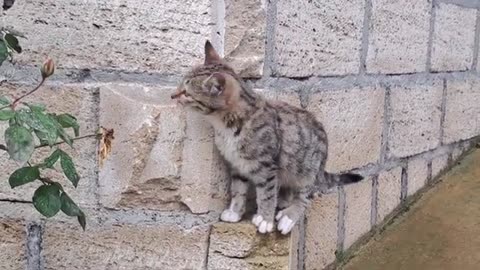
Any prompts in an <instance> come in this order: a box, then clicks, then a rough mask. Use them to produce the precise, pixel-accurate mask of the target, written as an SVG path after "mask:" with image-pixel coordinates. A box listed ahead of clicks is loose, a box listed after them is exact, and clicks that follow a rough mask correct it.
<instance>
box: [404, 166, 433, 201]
mask: <svg viewBox="0 0 480 270" xmlns="http://www.w3.org/2000/svg"><path fill="white" fill-rule="evenodd" d="M407 177H408V179H407V184H408V187H407V195H408V196H410V195H413V194H415V193H416V192H417V191H418V190H420V189H421V188H422V187H424V186H425V184H426V183H427V180H428V162H427V161H426V160H425V159H423V158H421V157H415V158H412V159H410V160H409V161H408V168H407Z"/></svg>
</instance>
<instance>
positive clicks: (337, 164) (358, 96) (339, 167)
mask: <svg viewBox="0 0 480 270" xmlns="http://www.w3.org/2000/svg"><path fill="white" fill-rule="evenodd" d="M384 95H385V92H384V89H383V88H381V87H379V86H376V87H366V88H353V89H341V90H329V91H324V92H319V93H316V94H314V95H313V96H312V99H311V100H310V103H309V106H308V110H310V111H311V112H313V113H314V114H315V115H316V116H317V119H318V120H320V121H321V122H322V123H323V125H324V127H325V129H326V131H327V136H328V140H329V149H328V151H329V153H328V160H327V170H329V171H333V172H338V171H345V170H349V169H352V168H357V167H360V166H363V165H366V164H368V163H374V162H376V161H377V160H378V158H379V156H380V146H381V136H382V129H383V112H384V100H385V98H384V97H385V96H384Z"/></svg>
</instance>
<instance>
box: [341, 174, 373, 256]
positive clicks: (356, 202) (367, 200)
mask: <svg viewBox="0 0 480 270" xmlns="http://www.w3.org/2000/svg"><path fill="white" fill-rule="evenodd" d="M345 194H346V198H345V199H346V208H345V242H344V249H348V248H349V247H350V246H352V244H353V243H355V241H357V240H358V239H359V238H360V237H362V236H363V235H364V234H365V233H367V232H368V231H369V230H370V227H371V222H370V220H371V209H372V180H371V179H370V178H367V179H364V180H363V181H361V182H359V183H357V184H351V185H348V186H345Z"/></svg>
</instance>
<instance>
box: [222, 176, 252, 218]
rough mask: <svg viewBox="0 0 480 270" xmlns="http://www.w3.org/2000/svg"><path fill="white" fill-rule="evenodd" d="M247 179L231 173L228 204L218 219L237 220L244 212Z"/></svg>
mask: <svg viewBox="0 0 480 270" xmlns="http://www.w3.org/2000/svg"><path fill="white" fill-rule="evenodd" d="M248 185H249V183H248V179H246V178H245V177H243V176H240V175H236V174H233V175H232V183H231V186H230V194H231V196H232V198H231V201H230V206H229V207H228V208H227V209H225V210H223V212H222V215H221V216H220V219H221V220H222V221H225V222H239V221H240V220H241V219H242V215H243V214H244V213H245V204H246V200H247V191H248Z"/></svg>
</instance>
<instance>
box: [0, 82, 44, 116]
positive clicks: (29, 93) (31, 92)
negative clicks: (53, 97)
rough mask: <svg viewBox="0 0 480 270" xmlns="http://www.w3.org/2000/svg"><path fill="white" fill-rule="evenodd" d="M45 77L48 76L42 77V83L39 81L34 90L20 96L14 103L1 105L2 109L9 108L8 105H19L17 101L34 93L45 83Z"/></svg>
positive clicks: (12, 106) (13, 106)
mask: <svg viewBox="0 0 480 270" xmlns="http://www.w3.org/2000/svg"><path fill="white" fill-rule="evenodd" d="M45 79H46V78H42V80H41V81H40V83H39V84H38V85H37V86H36V87H35V88H33V90H31V91H30V92H28V93H26V94H24V95H22V96H21V97H19V98H16V99H15V100H14V101H13V102H12V104H10V105H6V106H3V107H1V108H0V110H3V109H5V108H8V107H11V108H12V109H14V108H15V106H16V105H17V103H18V102H19V101H20V100H22V99H23V98H25V97H28V96H29V95H31V94H33V93H34V92H35V91H37V90H38V89H39V88H40V87H41V86H42V85H43V83H44V82H45Z"/></svg>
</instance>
